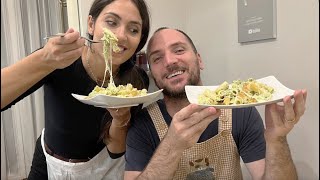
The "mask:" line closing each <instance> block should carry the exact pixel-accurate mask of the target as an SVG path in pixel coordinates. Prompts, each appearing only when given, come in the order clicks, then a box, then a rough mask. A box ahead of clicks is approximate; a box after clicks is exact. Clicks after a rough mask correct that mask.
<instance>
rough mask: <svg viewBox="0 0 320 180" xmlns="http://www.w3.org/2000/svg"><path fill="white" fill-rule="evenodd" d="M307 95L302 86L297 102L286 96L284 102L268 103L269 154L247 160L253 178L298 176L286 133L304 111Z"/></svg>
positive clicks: (293, 177)
mask: <svg viewBox="0 0 320 180" xmlns="http://www.w3.org/2000/svg"><path fill="white" fill-rule="evenodd" d="M306 98H307V92H306V91H305V90H303V91H300V90H299V91H295V93H294V99H295V102H294V104H292V103H291V98H290V97H285V98H284V100H283V103H284V106H279V105H277V104H270V105H267V106H266V129H265V139H266V158H265V159H263V160H259V161H255V162H252V163H247V164H246V166H247V168H248V170H249V172H250V174H251V175H252V178H253V179H254V180H256V179H257V180H258V179H268V180H274V179H298V176H297V172H296V169H295V165H294V162H293V160H292V157H291V153H290V149H289V145H288V143H287V138H286V136H287V134H288V133H289V132H290V131H291V130H292V129H293V127H294V125H295V124H296V123H297V122H298V121H299V119H300V117H301V116H302V115H303V114H304V111H305V102H306Z"/></svg>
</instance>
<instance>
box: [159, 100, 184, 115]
mask: <svg viewBox="0 0 320 180" xmlns="http://www.w3.org/2000/svg"><path fill="white" fill-rule="evenodd" d="M163 100H164V102H165V105H166V109H167V111H168V113H169V114H170V116H171V117H173V116H174V115H175V114H176V113H177V112H179V111H180V110H181V109H182V108H184V107H186V106H188V105H189V104H190V102H189V101H188V99H187V97H183V98H173V97H168V96H164V98H163Z"/></svg>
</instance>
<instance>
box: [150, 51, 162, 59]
mask: <svg viewBox="0 0 320 180" xmlns="http://www.w3.org/2000/svg"><path fill="white" fill-rule="evenodd" d="M159 52H160V50H155V51H152V52H150V54H149V58H150V57H151V56H153V55H154V54H157V53H159Z"/></svg>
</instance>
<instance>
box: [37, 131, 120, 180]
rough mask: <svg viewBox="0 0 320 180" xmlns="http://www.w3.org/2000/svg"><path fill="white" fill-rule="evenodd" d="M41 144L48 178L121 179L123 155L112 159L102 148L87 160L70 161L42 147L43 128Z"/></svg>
mask: <svg viewBox="0 0 320 180" xmlns="http://www.w3.org/2000/svg"><path fill="white" fill-rule="evenodd" d="M41 146H42V150H43V153H44V155H45V157H46V161H47V168H48V179H49V180H89V179H90V180H123V176H124V163H125V160H124V156H122V157H120V158H117V159H112V158H110V156H109V153H108V150H107V148H103V149H102V150H101V151H100V152H99V153H98V154H97V155H96V156H94V157H93V158H92V159H90V160H89V161H87V162H80V163H71V162H66V161H62V160H60V159H57V158H55V157H53V156H51V155H49V154H48V153H47V152H46V150H45V148H44V129H43V130H42V135H41Z"/></svg>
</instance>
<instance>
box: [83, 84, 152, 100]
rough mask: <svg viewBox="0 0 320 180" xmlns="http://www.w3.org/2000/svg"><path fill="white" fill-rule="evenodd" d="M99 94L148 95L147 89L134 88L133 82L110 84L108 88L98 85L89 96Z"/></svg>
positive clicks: (121, 95)
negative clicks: (117, 84)
mask: <svg viewBox="0 0 320 180" xmlns="http://www.w3.org/2000/svg"><path fill="white" fill-rule="evenodd" d="M98 94H104V95H108V96H118V97H135V96H144V95H147V90H146V89H142V90H138V89H137V88H134V87H133V86H132V84H130V83H129V84H127V85H126V86H124V85H119V86H118V87H116V86H108V88H103V87H99V86H96V87H95V88H94V89H93V91H92V92H91V93H90V94H89V97H93V96H95V95H98Z"/></svg>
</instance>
